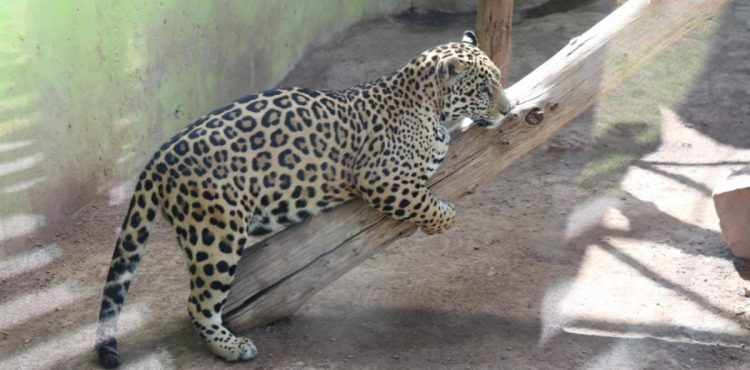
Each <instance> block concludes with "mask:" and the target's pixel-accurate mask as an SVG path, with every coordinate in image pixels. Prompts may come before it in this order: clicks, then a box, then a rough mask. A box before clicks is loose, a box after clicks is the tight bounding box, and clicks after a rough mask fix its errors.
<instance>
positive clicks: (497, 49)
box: [476, 0, 513, 85]
mask: <svg viewBox="0 0 750 370" xmlns="http://www.w3.org/2000/svg"><path fill="white" fill-rule="evenodd" d="M512 23H513V0H479V2H478V4H477V22H476V24H477V25H476V28H477V36H478V37H479V48H480V49H482V51H484V52H485V53H486V54H487V56H488V57H490V59H492V61H493V62H495V64H497V65H498V66H499V67H500V71H501V72H502V75H503V81H502V83H503V85H505V84H507V83H508V72H509V71H510V56H511V39H510V30H511V25H512Z"/></svg>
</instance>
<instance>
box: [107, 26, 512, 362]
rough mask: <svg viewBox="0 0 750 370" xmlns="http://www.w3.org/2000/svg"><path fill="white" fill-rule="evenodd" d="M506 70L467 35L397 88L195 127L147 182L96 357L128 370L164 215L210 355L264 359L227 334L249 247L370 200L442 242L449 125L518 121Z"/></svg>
mask: <svg viewBox="0 0 750 370" xmlns="http://www.w3.org/2000/svg"><path fill="white" fill-rule="evenodd" d="M499 81H500V71H499V70H498V69H497V67H496V66H495V65H494V64H493V63H492V62H491V61H490V59H489V58H487V56H486V55H485V54H484V53H483V52H482V51H480V50H479V48H478V47H477V45H476V36H475V35H474V34H473V33H471V32H469V31H467V32H466V33H465V34H464V42H460V43H448V44H445V45H441V46H438V47H435V48H432V49H430V50H427V51H425V52H424V53H422V54H420V55H419V56H417V57H416V58H414V59H412V60H411V61H409V62H408V63H407V64H406V65H404V66H403V67H401V68H400V69H399V70H397V71H396V72H394V73H392V74H391V75H389V76H386V77H381V78H378V79H376V80H374V81H372V82H370V83H366V84H362V85H359V86H356V87H353V88H351V89H347V90H342V91H318V90H310V89H303V88H290V89H275V90H268V91H265V92H262V93H259V94H255V95H250V96H247V97H245V98H242V99H240V100H237V101H235V102H233V103H232V104H229V105H227V106H226V107H224V108H221V109H218V110H216V111H214V112H212V113H210V114H208V115H206V116H205V117H203V118H201V119H199V120H197V121H196V122H194V123H193V124H191V125H189V126H188V127H186V128H185V129H184V130H182V131H181V132H180V133H178V134H177V135H175V136H174V137H173V138H172V139H171V140H169V141H168V142H166V143H165V144H164V145H162V146H161V148H160V149H159V150H158V151H157V152H156V154H154V156H153V158H152V159H151V160H150V161H149V162H148V164H147V165H146V168H145V169H144V170H143V172H142V173H141V175H140V177H139V179H138V181H137V184H136V187H135V192H134V195H133V198H132V200H131V202H130V207H129V209H128V212H127V216H126V217H125V220H124V222H123V225H122V231H121V233H120V236H119V237H118V239H117V243H116V246H115V251H114V255H113V256H112V263H111V266H110V269H109V274H108V275H107V283H106V286H105V288H104V296H103V299H102V304H101V311H100V315H99V320H100V325H99V329H98V331H97V342H96V348H97V351H98V355H99V361H100V363H101V364H102V365H103V366H105V367H115V366H117V365H119V364H120V356H119V353H118V352H117V342H116V339H115V334H116V326H117V324H116V323H117V317H118V315H119V314H120V312H121V310H122V305H123V301H124V299H125V296H126V294H127V292H128V287H129V285H130V281H131V278H132V275H133V274H134V273H135V271H136V268H137V267H138V263H139V262H140V260H141V256H142V255H143V252H144V246H145V243H146V239H147V238H148V235H149V229H150V227H151V224H152V223H153V221H154V219H155V218H156V215H157V213H159V214H161V215H162V216H163V217H164V218H166V220H167V221H169V223H170V224H171V225H172V228H173V229H174V232H175V234H176V235H177V241H178V243H179V245H180V247H181V248H182V249H183V251H184V253H185V257H186V262H187V267H188V270H189V272H190V297H189V299H188V303H187V309H188V313H189V315H190V318H191V319H192V322H193V325H194V326H195V328H196V329H197V331H198V333H199V335H200V337H201V338H202V339H203V340H204V341H205V342H206V343H207V344H208V347H209V348H210V350H211V351H212V352H213V353H214V354H216V355H217V356H219V357H222V358H224V359H226V360H229V361H234V360H245V359H250V358H253V357H254V356H255V355H256V349H255V347H254V345H253V343H252V342H251V341H250V340H249V339H247V338H242V337H237V336H235V335H233V334H232V333H231V332H229V330H227V329H226V328H225V327H224V326H223V325H222V320H221V313H222V307H223V305H224V303H225V301H226V297H227V293H228V290H229V288H230V285H231V283H232V279H233V277H234V274H235V272H236V271H235V270H236V267H237V262H238V260H239V258H240V256H241V254H242V251H243V248H245V246H246V245H247V243H248V240H249V238H250V237H253V236H262V235H266V234H269V233H272V232H274V231H277V230H279V229H281V228H284V227H285V226H288V225H291V224H294V223H296V222H299V221H302V220H304V219H306V218H308V217H310V216H313V215H315V214H318V213H320V212H322V211H325V210H327V209H330V208H332V207H335V206H336V205H338V204H341V203H342V202H345V201H347V200H349V199H351V198H353V197H360V198H362V199H364V200H365V201H366V202H367V203H369V204H370V205H371V206H372V207H374V208H376V209H378V210H379V211H381V212H384V213H386V214H388V215H390V216H392V217H394V218H396V219H398V220H402V221H406V222H411V223H413V224H416V225H418V226H419V227H420V228H421V229H422V230H423V231H424V232H426V233H438V232H441V231H444V230H447V229H448V228H450V227H451V225H453V223H454V220H455V218H456V213H455V210H454V208H453V205H451V204H450V203H448V202H446V201H444V200H441V199H440V198H438V197H437V196H436V195H434V194H433V193H432V192H431V191H430V190H429V189H428V188H427V187H426V186H425V183H426V181H427V179H428V178H429V177H430V176H431V175H432V174H433V173H434V172H435V170H436V169H437V168H438V166H439V165H440V163H441V162H442V161H443V158H444V157H445V155H446V152H447V151H448V144H449V141H450V137H449V135H448V131H447V130H446V128H445V126H444V124H445V123H448V122H451V121H454V120H456V119H458V118H460V117H465V116H468V117H471V118H473V119H474V120H475V122H477V123H478V124H479V125H480V126H484V127H490V128H491V127H495V126H497V125H498V124H499V122H500V120H501V118H502V117H503V115H504V113H507V111H508V110H509V109H510V105H509V103H508V100H507V99H506V98H505V95H504V93H503V90H502V87H501V86H500V83H499Z"/></svg>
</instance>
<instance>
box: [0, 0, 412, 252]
mask: <svg viewBox="0 0 750 370" xmlns="http://www.w3.org/2000/svg"><path fill="white" fill-rule="evenodd" d="M410 6H412V3H411V2H410V1H397V0H379V1H373V0H367V1H366V0H358V1H351V0H316V1H297V0H281V1H279V0H277V1H266V0H253V1H230V2H225V1H221V2H219V1H202V0H192V1H183V0H162V1H150V0H132V1H90V2H83V1H80V2H74V1H71V2H62V1H44V0H4V1H2V2H0V30H2V32H0V246H3V247H7V248H10V246H12V245H19V244H28V240H27V238H28V236H29V235H31V233H32V232H34V231H39V230H40V229H44V227H45V226H53V228H52V229H54V225H59V224H62V223H64V221H65V220H66V219H68V218H69V217H70V216H71V214H73V213H74V212H76V211H77V210H79V209H80V208H81V207H82V206H83V205H85V204H86V203H87V202H89V201H90V200H91V199H92V197H93V196H95V195H97V194H101V193H110V194H111V196H112V201H113V202H116V201H122V199H120V198H119V197H118V194H120V193H126V192H127V190H128V189H129V187H130V185H129V184H128V183H125V181H126V180H128V179H132V178H133V177H135V175H136V174H137V171H138V170H140V168H142V166H143V165H144V163H145V162H146V160H147V157H148V155H149V154H150V153H151V152H153V150H154V149H155V148H156V147H158V145H159V144H160V143H161V142H162V141H164V140H165V139H167V138H168V137H169V136H170V135H172V134H173V133H174V132H176V131H178V130H179V128H181V127H183V126H184V125H186V124H187V123H189V122H190V121H191V120H194V119H196V118H198V117H199V116H201V115H202V114H204V113H206V112H208V111H211V110H213V109H214V108H216V107H218V106H220V105H222V104H225V103H227V102H229V101H231V100H233V99H235V98H238V97H241V96H243V95H246V94H248V93H251V92H254V91H258V90H263V89H266V88H269V87H271V86H273V85H274V84H276V83H277V82H278V81H280V80H281V78H283V77H284V75H285V74H286V73H287V72H288V71H289V70H290V69H291V68H292V67H293V66H294V65H295V64H296V63H297V62H299V58H300V57H301V56H302V55H303V52H304V51H305V50H306V49H307V48H308V47H314V46H315V45H319V44H321V43H323V42H325V41H326V40H328V38H329V37H331V35H332V34H335V33H337V32H341V31H342V30H344V29H346V28H347V27H349V26H351V25H352V24H354V23H357V22H360V21H362V20H365V19H368V18H373V17H376V16H379V15H383V14H389V13H394V12H399V11H403V10H405V9H407V8H409V7H410ZM7 248H0V257H2V254H3V249H5V251H6V252H7V251H8V249H7Z"/></svg>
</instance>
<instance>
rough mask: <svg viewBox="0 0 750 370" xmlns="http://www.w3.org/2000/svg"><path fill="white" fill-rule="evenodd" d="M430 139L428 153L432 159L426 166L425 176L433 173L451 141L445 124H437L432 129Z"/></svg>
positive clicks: (443, 157)
mask: <svg viewBox="0 0 750 370" xmlns="http://www.w3.org/2000/svg"><path fill="white" fill-rule="evenodd" d="M432 139H433V140H432V145H431V146H430V153H429V156H430V158H431V159H432V160H431V161H430V163H429V164H428V166H427V176H432V174H433V173H435V171H436V170H437V168H438V167H439V166H440V163H442V162H443V159H445V156H446V154H448V147H449V146H450V141H451V136H450V132H449V131H448V129H447V128H445V126H443V125H441V124H437V125H435V126H434V127H433V129H432Z"/></svg>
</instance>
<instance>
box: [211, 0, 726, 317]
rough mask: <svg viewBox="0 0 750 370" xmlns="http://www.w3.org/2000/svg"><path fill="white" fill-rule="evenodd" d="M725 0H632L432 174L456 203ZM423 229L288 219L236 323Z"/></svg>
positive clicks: (473, 131)
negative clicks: (497, 126)
mask: <svg viewBox="0 0 750 370" xmlns="http://www.w3.org/2000/svg"><path fill="white" fill-rule="evenodd" d="M727 2H728V1H727V0H706V1H684V0H669V1H667V0H663V1H652V2H650V1H648V0H630V1H628V2H627V3H626V4H624V5H623V6H621V7H620V8H618V9H617V10H616V11H614V12H613V13H612V14H610V15H609V16H608V17H606V18H605V19H603V20H602V21H601V22H599V23H598V24H596V25H595V26H594V27H593V28H591V29H590V30H588V31H587V32H586V33H584V34H583V35H581V36H579V37H577V38H575V39H573V40H571V41H570V42H569V43H568V45H567V46H565V47H564V48H563V49H562V50H560V51H559V52H558V53H557V54H556V55H554V56H553V57H552V58H550V59H549V60H548V61H547V62H545V63H544V64H543V65H541V66H540V67H539V68H537V69H536V70H534V71H533V72H532V73H530V74H529V75H528V76H526V77H524V78H523V79H522V80H521V81H519V82H518V83H516V84H515V85H513V86H512V87H510V88H509V89H507V94H508V95H509V97H510V98H511V99H512V100H514V101H517V102H518V105H517V106H516V107H515V108H514V109H513V110H512V112H511V113H510V114H509V115H508V117H507V119H506V122H504V123H503V124H502V126H501V127H500V129H497V130H495V131H485V130H483V129H480V128H477V127H469V128H465V127H460V125H459V126H456V127H454V128H452V131H453V133H452V136H453V138H454V139H453V142H452V144H451V149H450V152H449V155H448V157H447V158H446V161H445V162H444V163H443V165H442V166H441V168H440V170H439V171H438V172H437V173H436V174H435V175H434V176H433V177H432V179H431V180H430V186H431V188H432V189H433V191H434V192H435V193H436V194H439V195H440V196H441V197H443V198H445V199H447V200H449V201H452V202H454V203H457V210H458V215H459V217H460V215H461V204H460V203H459V201H460V200H461V198H463V197H464V196H465V195H467V194H470V193H471V192H473V190H474V188H475V187H477V186H478V185H480V184H482V183H484V182H487V181H489V180H491V179H493V178H494V177H495V176H497V174H498V173H500V171H502V170H503V169H504V168H505V167H507V166H508V165H510V164H511V163H513V162H514V161H516V160H517V159H518V158H520V157H521V156H523V155H524V154H526V153H528V152H529V151H530V150H532V149H534V148H535V147H537V146H538V145H540V144H541V143H543V142H544V141H545V140H547V139H548V138H550V137H551V136H552V135H553V134H554V133H555V132H557V131H559V130H560V129H561V128H563V127H564V126H565V125H566V124H567V123H568V122H570V121H571V120H572V119H573V118H574V117H575V116H577V115H578V114H580V113H582V112H583V111H584V110H586V109H587V108H588V107H589V106H590V105H591V104H592V103H593V102H594V101H595V100H596V99H598V98H599V97H600V96H601V95H602V94H604V93H606V92H608V91H610V90H611V89H613V88H615V87H617V86H618V85H620V84H621V83H622V82H623V81H624V80H625V79H626V78H627V77H628V76H629V75H631V74H632V73H634V72H635V71H636V70H638V69H639V67H640V66H642V65H644V64H646V63H647V62H648V61H649V60H650V59H651V57H653V56H654V55H656V54H657V53H658V52H659V51H661V50H663V49H664V48H666V47H667V46H669V45H671V44H672V43H674V42H675V41H676V40H678V39H680V38H681V37H682V36H683V35H684V34H685V33H687V32H688V31H690V30H692V29H694V28H696V27H699V26H701V25H702V24H704V23H705V21H706V20H707V19H710V18H711V17H713V16H714V15H716V14H717V13H718V12H719V11H720V10H721V9H722V8H723V6H724V5H725V4H726V3H727ZM415 231H416V228H415V227H414V226H412V225H410V224H405V223H399V222H397V221H395V220H393V219H390V218H388V217H386V216H384V215H382V214H380V213H378V212H376V211H375V210H373V209H371V208H370V207H369V206H367V205H365V204H364V203H363V202H362V201H358V200H357V201H351V202H349V203H346V204H344V205H343V206H340V207H338V208H336V209H335V210H333V211H331V212H328V213H325V214H323V215H320V216H316V217H314V218H312V219H311V220H309V221H307V222H305V223H302V224H299V225H296V226H293V227H290V228H289V229H286V230H284V231H282V232H280V233H278V234H276V235H274V236H272V237H270V238H268V239H266V240H264V241H261V242H259V243H257V244H255V245H253V246H251V247H249V248H247V250H246V252H245V253H244V256H243V258H242V261H241V263H240V265H239V266H238V269H237V271H238V272H237V276H236V279H235V282H234V284H233V286H232V289H231V291H230V295H229V299H228V301H227V303H226V306H225V311H224V312H225V314H224V318H225V320H226V322H227V324H228V325H229V326H230V327H231V328H233V329H236V330H240V331H242V330H247V329H249V328H252V327H254V326H257V325H261V324H265V323H268V322H271V321H273V320H275V319H278V318H281V317H285V316H288V315H291V314H293V313H294V312H295V311H297V309H298V308H299V307H300V306H301V305H302V304H303V303H304V302H305V301H307V299H309V298H310V297H311V296H312V295H313V294H315V293H316V292H318V291H320V290H321V289H323V288H324V287H326V286H327V285H329V284H330V283H331V282H333V281H334V280H336V279H337V278H339V277H340V276H341V275H343V274H344V273H346V272H347V271H349V270H351V269H352V268H354V267H356V266H357V265H359V264H360V263H362V262H363V261H364V260H366V259H367V258H369V257H370V256H372V255H373V254H375V253H377V252H378V251H380V250H382V249H383V248H385V247H386V246H388V245H389V244H390V243H391V242H393V241H394V240H396V239H399V238H402V237H405V236H407V235H409V234H412V233H414V232H415Z"/></svg>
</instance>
